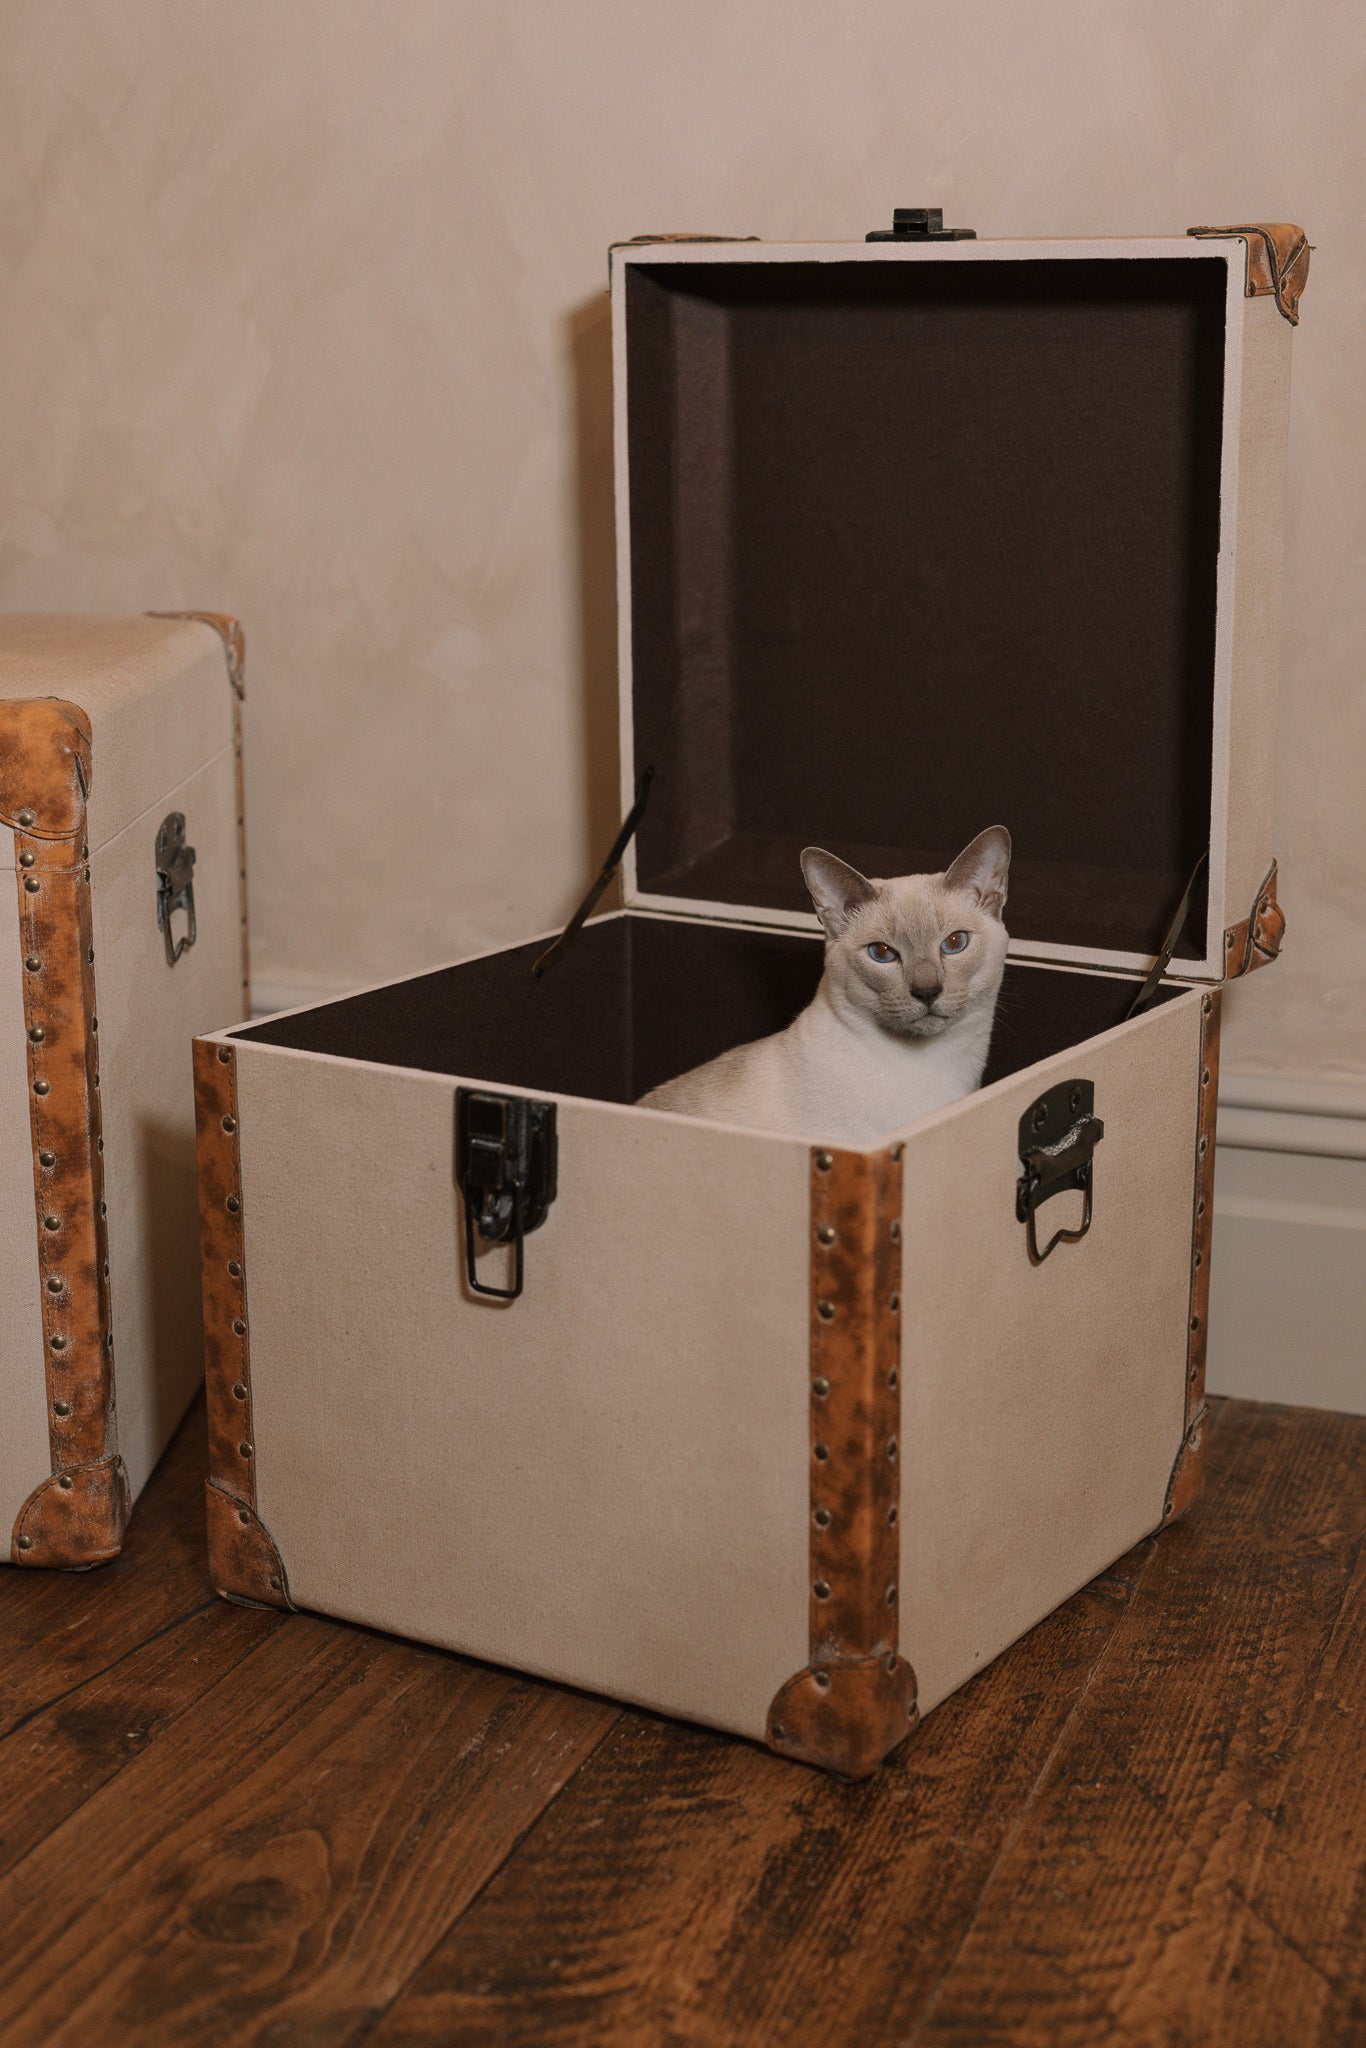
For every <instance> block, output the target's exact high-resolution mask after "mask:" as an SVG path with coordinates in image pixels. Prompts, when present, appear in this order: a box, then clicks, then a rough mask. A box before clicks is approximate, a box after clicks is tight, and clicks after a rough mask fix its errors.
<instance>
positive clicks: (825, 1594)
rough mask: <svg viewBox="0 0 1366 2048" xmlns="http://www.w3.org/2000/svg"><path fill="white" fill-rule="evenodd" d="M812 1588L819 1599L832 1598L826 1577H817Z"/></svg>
mask: <svg viewBox="0 0 1366 2048" xmlns="http://www.w3.org/2000/svg"><path fill="white" fill-rule="evenodd" d="M811 1590H812V1592H813V1593H814V1594H815V1596H816V1598H817V1599H818V1600H828V1599H829V1598H830V1588H829V1586H828V1585H827V1584H826V1582H825V1580H824V1579H817V1581H816V1583H815V1585H814V1586H813V1587H812V1588H811Z"/></svg>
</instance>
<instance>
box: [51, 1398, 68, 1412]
mask: <svg viewBox="0 0 1366 2048" xmlns="http://www.w3.org/2000/svg"><path fill="white" fill-rule="evenodd" d="M52 1412H53V1414H54V1415H69V1414H70V1413H71V1403H70V1402H69V1401H54V1402H53V1404H52Z"/></svg>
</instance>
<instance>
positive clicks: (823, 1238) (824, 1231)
mask: <svg viewBox="0 0 1366 2048" xmlns="http://www.w3.org/2000/svg"><path fill="white" fill-rule="evenodd" d="M816 1237H817V1240H818V1242H819V1243H821V1244H833V1243H834V1242H835V1226H834V1224H833V1223H822V1225H821V1227H820V1229H819V1230H818V1231H817V1232H816Z"/></svg>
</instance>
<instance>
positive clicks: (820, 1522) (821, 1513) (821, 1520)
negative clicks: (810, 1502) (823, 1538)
mask: <svg viewBox="0 0 1366 2048" xmlns="http://www.w3.org/2000/svg"><path fill="white" fill-rule="evenodd" d="M814 1520H815V1524H816V1527H817V1528H818V1529H828V1528H829V1527H830V1510H829V1508H817V1509H816V1513H815V1516H814Z"/></svg>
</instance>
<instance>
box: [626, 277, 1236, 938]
mask: <svg viewBox="0 0 1366 2048" xmlns="http://www.w3.org/2000/svg"><path fill="white" fill-rule="evenodd" d="M1225 281H1226V269H1225V265H1224V263H1223V261H1222V260H1221V259H1217V258H1209V259H1204V258H1197V259H1192V260H1188V261H1184V262H1182V261H1176V260H1171V259H1168V260H1150V259H1138V258H1127V259H1121V258H1114V259H1109V260H1105V261H1091V260H1076V261H1056V260H1055V261H1020V262H1016V261H1010V262H974V263H950V262H942V263H928V262H916V263H909V262H903V263H896V262H886V263H869V262H859V263H853V262H851V263H839V262H835V263H819V264H818V263H795V264H785V263H784V264H774V263H762V264H760V263H756V264H717V263H710V264H709V263H705V262H699V263H695V264H694V263H687V264H670V265H662V264H661V265H656V266H648V265H633V266H632V267H631V269H630V272H629V275H628V283H627V333H628V343H627V375H628V415H629V446H630V465H631V468H630V542H631V613H632V645H633V671H634V718H635V757H636V765H637V767H638V768H639V767H641V766H644V765H646V764H647V763H649V764H652V765H653V766H654V768H655V770H656V777H657V780H656V784H655V789H654V792H653V795H652V798H651V804H650V810H649V812H648V813H647V816H646V818H645V821H644V824H643V826H642V828H641V832H640V835H639V840H638V880H639V886H640V887H641V888H642V889H643V890H645V891H647V892H649V893H653V894H663V895H672V896H681V897H688V898H692V899H694V900H710V901H714V902H722V903H733V904H751V905H756V906H761V907H772V908H779V909H787V910H791V909H805V908H807V907H809V906H808V904H807V899H806V897H805V894H804V891H803V887H802V881H801V875H800V871H799V869H798V866H797V860H796V855H797V853H798V852H799V850H800V849H801V847H802V846H804V845H808V844H810V843H812V842H815V843H817V844H820V845H824V846H827V847H829V848H831V849H832V851H834V852H837V853H839V854H841V855H842V856H843V857H844V858H845V859H847V860H851V861H853V862H854V863H855V865H856V866H859V867H861V868H863V869H864V871H865V872H875V873H881V874H904V873H910V872H914V871H917V870H921V869H930V870H936V869H940V868H943V867H945V866H946V865H947V864H948V862H949V861H950V860H951V859H952V857H953V855H954V854H955V853H957V852H958V851H959V849H960V848H961V847H962V846H963V845H965V844H966V843H967V841H968V840H969V839H971V838H972V837H973V836H974V834H975V833H977V832H978V831H980V830H981V829H982V828H983V827H984V826H986V825H989V824H994V823H997V822H999V823H1002V824H1005V825H1008V826H1009V828H1010V830H1011V832H1012V834H1013V836H1014V840H1015V848H1016V867H1015V874H1014V877H1013V881H1012V889H1011V927H1012V930H1013V931H1014V932H1015V933H1016V934H1017V935H1018V936H1019V937H1021V938H1028V939H1034V940H1038V941H1042V942H1045V943H1048V944H1060V943H1064V944H1070V945H1080V946H1086V947H1104V948H1110V949H1116V950H1125V951H1131V952H1154V951H1156V950H1157V947H1158V946H1159V944H1160V942H1161V939H1162V935H1163V933H1164V930H1165V928H1166V925H1167V922H1168V920H1169V919H1170V916H1171V913H1172V911H1173V909H1174V907H1175V905H1176V903H1177V901H1178V900H1179V898H1180V895H1181V891H1182V889H1183V887H1184V885H1185V883H1186V880H1187V877H1188V876H1189V874H1190V872H1191V870H1192V868H1193V867H1194V865H1195V862H1196V860H1197V858H1198V856H1199V855H1200V854H1201V853H1202V852H1203V851H1205V850H1206V849H1207V847H1208V844H1209V808H1210V776H1211V748H1212V724H1213V669H1214V622H1215V572H1216V564H1217V557H1218V548H1219V463H1220V448H1221V441H1222V405H1223V354H1224V291H1225ZM1205 927H1206V910H1205V904H1204V901H1203V891H1202V892H1201V899H1200V900H1199V901H1197V902H1196V903H1195V904H1194V906H1193V911H1192V916H1191V919H1190V924H1189V929H1188V935H1187V939H1186V941H1185V943H1184V944H1183V945H1182V947H1181V948H1180V949H1179V951H1180V952H1181V953H1182V955H1183V956H1184V957H1187V958H1190V957H1200V956H1201V955H1203V953H1204V951H1205V938H1206V931H1205Z"/></svg>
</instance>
